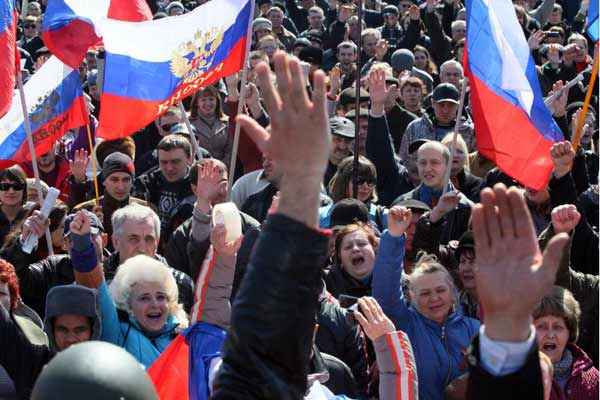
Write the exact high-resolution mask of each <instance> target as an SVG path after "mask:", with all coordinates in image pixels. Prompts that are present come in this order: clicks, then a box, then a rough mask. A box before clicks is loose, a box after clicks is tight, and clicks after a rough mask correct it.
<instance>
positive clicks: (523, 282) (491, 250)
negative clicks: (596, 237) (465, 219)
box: [472, 184, 568, 342]
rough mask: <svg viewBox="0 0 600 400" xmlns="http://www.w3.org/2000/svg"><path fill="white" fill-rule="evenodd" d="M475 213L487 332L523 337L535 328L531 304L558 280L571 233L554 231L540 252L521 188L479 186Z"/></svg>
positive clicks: (504, 337)
mask: <svg viewBox="0 0 600 400" xmlns="http://www.w3.org/2000/svg"><path fill="white" fill-rule="evenodd" d="M472 218H473V236H474V238H475V254H477V258H476V260H475V281H476V284H477V293H478V295H479V301H480V303H481V305H482V307H483V309H484V310H485V326H486V328H485V329H486V330H485V333H486V335H487V336H488V337H489V338H491V339H493V340H502V341H512V342H522V341H524V340H525V339H527V337H528V336H529V334H530V332H531V331H530V325H531V313H532V311H533V309H534V308H535V307H536V306H537V304H539V301H540V300H541V298H542V297H543V296H544V295H545V294H546V293H547V292H548V290H549V289H550V288H551V287H552V285H553V284H554V279H555V275H556V271H557V269H558V264H559V261H560V258H561V255H562V251H563V249H564V246H565V244H566V243H567V240H568V236H567V235H566V234H564V233H562V234H559V235H556V236H554V237H553V238H552V240H550V242H549V243H548V246H547V247H546V251H545V252H544V254H543V255H542V253H541V252H540V248H539V246H538V241H537V237H536V235H535V229H534V226H533V222H532V220H531V215H530V214H529V209H528V208H527V203H526V202H525V198H524V197H523V193H522V191H520V190H518V189H517V188H510V189H508V190H507V189H506V187H505V186H504V185H502V184H497V185H496V186H494V189H493V190H492V189H489V188H486V189H484V190H482V191H481V203H480V204H476V205H475V207H474V208H473V211H472Z"/></svg>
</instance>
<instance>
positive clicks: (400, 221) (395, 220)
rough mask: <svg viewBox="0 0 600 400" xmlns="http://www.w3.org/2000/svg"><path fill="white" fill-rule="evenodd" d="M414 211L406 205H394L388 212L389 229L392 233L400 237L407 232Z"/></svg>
mask: <svg viewBox="0 0 600 400" xmlns="http://www.w3.org/2000/svg"><path fill="white" fill-rule="evenodd" d="M411 218H412V211H411V210H410V209H408V208H406V207H400V206H394V207H392V208H390V212H389V214H388V231H389V232H390V235H392V236H395V237H399V236H402V235H403V234H404V232H406V230H407V229H408V226H409V225H410V220H411Z"/></svg>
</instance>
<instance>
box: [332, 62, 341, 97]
mask: <svg viewBox="0 0 600 400" xmlns="http://www.w3.org/2000/svg"><path fill="white" fill-rule="evenodd" d="M341 87H342V71H341V70H340V67H338V66H337V65H336V66H335V67H333V68H331V71H329V95H330V96H332V97H333V96H337V95H338V93H339V92H340V88H341Z"/></svg>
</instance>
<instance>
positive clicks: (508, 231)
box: [494, 188, 515, 239]
mask: <svg viewBox="0 0 600 400" xmlns="http://www.w3.org/2000/svg"><path fill="white" fill-rule="evenodd" d="M494 189H495V190H494V192H495V193H496V204H497V206H498V210H499V213H500V229H501V231H502V235H503V236H504V237H505V238H506V239H512V238H514V237H515V225H514V224H515V221H514V219H515V218H514V216H513V213H512V209H511V207H510V204H509V202H508V195H507V192H506V188H502V190H500V188H499V190H496V188H494Z"/></svg>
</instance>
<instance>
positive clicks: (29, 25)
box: [23, 24, 36, 29]
mask: <svg viewBox="0 0 600 400" xmlns="http://www.w3.org/2000/svg"><path fill="white" fill-rule="evenodd" d="M35 27H36V26H35V25H34V24H27V25H23V28H25V29H29V28H35Z"/></svg>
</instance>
